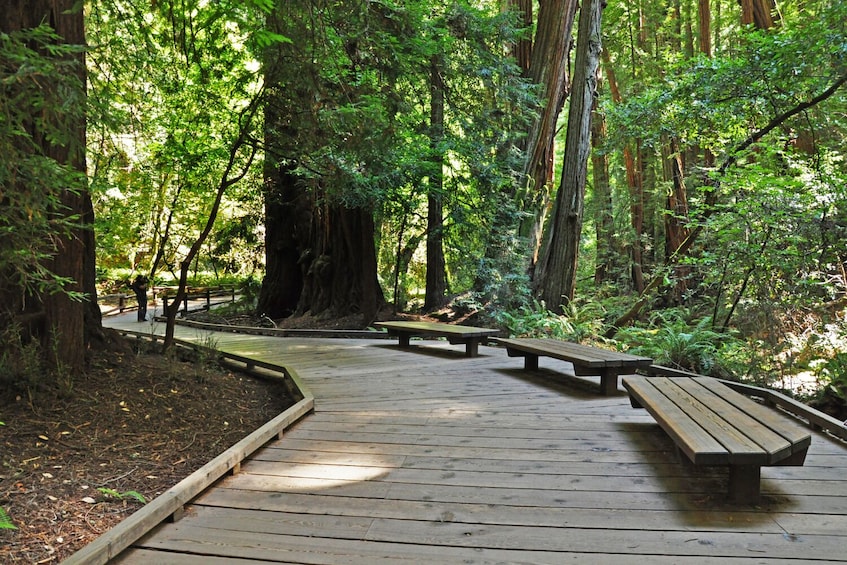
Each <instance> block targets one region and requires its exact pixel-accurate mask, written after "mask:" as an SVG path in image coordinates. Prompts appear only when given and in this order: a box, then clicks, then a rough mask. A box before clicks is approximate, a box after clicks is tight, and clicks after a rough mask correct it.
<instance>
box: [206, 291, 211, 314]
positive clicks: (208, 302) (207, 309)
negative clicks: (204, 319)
mask: <svg viewBox="0 0 847 565" xmlns="http://www.w3.org/2000/svg"><path fill="white" fill-rule="evenodd" d="M211 309H212V290H211V289H209V288H206V311H207V312H208V311H209V310H211Z"/></svg>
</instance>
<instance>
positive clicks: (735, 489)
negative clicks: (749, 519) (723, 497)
mask: <svg viewBox="0 0 847 565" xmlns="http://www.w3.org/2000/svg"><path fill="white" fill-rule="evenodd" d="M761 479H762V468H761V467H760V466H758V465H730V466H729V498H730V500H732V501H733V502H737V503H740V504H752V503H754V502H757V501H758V500H759V491H760V488H761V482H762V481H761Z"/></svg>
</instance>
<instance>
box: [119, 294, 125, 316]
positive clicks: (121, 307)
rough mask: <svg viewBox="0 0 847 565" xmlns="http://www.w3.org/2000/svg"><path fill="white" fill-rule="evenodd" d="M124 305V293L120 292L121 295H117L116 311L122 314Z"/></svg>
mask: <svg viewBox="0 0 847 565" xmlns="http://www.w3.org/2000/svg"><path fill="white" fill-rule="evenodd" d="M125 307H126V295H124V294H121V295H119V296H118V312H120V313H121V314H123V313H124V308H125Z"/></svg>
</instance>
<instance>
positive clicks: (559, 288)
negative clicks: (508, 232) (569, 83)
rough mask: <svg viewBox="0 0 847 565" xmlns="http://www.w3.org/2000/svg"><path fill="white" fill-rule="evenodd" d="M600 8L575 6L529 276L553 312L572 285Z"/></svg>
mask: <svg viewBox="0 0 847 565" xmlns="http://www.w3.org/2000/svg"><path fill="white" fill-rule="evenodd" d="M602 12H603V3H602V1H601V0H587V1H585V2H583V4H582V8H581V10H580V15H579V36H578V38H577V53H576V62H575V64H574V66H575V69H576V70H575V73H574V81H573V90H572V92H571V101H570V111H569V113H568V129H567V134H566V140H565V156H564V161H563V166H562V181H561V184H560V186H559V191H558V192H557V194H556V203H555V206H554V209H553V217H552V219H551V224H550V228H549V232H548V233H547V234H546V235H545V242H544V248H543V249H542V255H541V260H540V261H539V263H538V268H537V269H536V271H535V276H534V279H533V284H534V287H535V289H536V294H537V295H538V296H539V298H541V299H542V300H543V301H544V302H545V303H546V305H547V307H548V308H549V309H551V310H554V311H561V306H562V305H564V304H566V303H567V302H569V301H571V300H573V296H574V289H575V286H576V267H577V259H578V255H579V241H580V235H581V233H582V218H583V205H584V200H585V181H586V175H587V171H588V158H589V154H590V151H591V145H590V141H591V109H592V108H593V107H594V97H595V95H596V93H597V68H598V66H599V63H600V51H601V42H600V18H601V14H602Z"/></svg>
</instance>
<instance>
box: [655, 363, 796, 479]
mask: <svg viewBox="0 0 847 565" xmlns="http://www.w3.org/2000/svg"><path fill="white" fill-rule="evenodd" d="M672 381H673V382H674V383H675V384H676V385H677V386H679V387H680V388H682V389H683V390H686V391H688V392H689V393H690V394H693V395H696V396H697V398H698V399H700V401H701V402H702V403H703V405H704V406H705V407H707V409H708V410H710V411H711V412H712V413H714V415H715V416H716V417H717V419H716V421H717V425H718V426H719V430H720V431H721V432H724V433H727V434H732V435H734V434H743V435H745V436H746V437H748V438H749V439H750V440H751V441H752V442H753V443H755V444H756V445H758V446H759V447H760V448H761V449H762V450H763V451H764V452H765V453H767V460H766V461H764V462H763V463H762V464H763V465H769V464H773V463H775V462H778V461H781V460H782V459H785V458H786V457H788V456H790V455H791V453H792V452H793V445H792V443H791V441H790V440H788V439H786V438H785V437H784V436H783V435H781V434H779V433H778V432H776V431H774V430H773V429H772V428H771V427H768V426H766V425H764V424H763V423H762V422H761V420H759V419H758V418H756V417H754V415H753V412H752V411H751V412H748V411H747V410H745V408H755V407H756V404H755V402H752V401H750V404H752V405H753V406H749V405H747V403H746V402H744V401H745V400H749V399H746V398H744V397H743V396H741V395H739V394H738V393H737V392H735V391H733V390H731V389H729V388H727V387H725V386H723V385H722V384H720V383H719V382H717V381H715V380H714V379H710V378H708V377H707V378H695V379H691V378H687V377H674V378H672ZM738 397H740V398H738ZM805 435H806V437H809V435H808V434H805Z"/></svg>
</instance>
